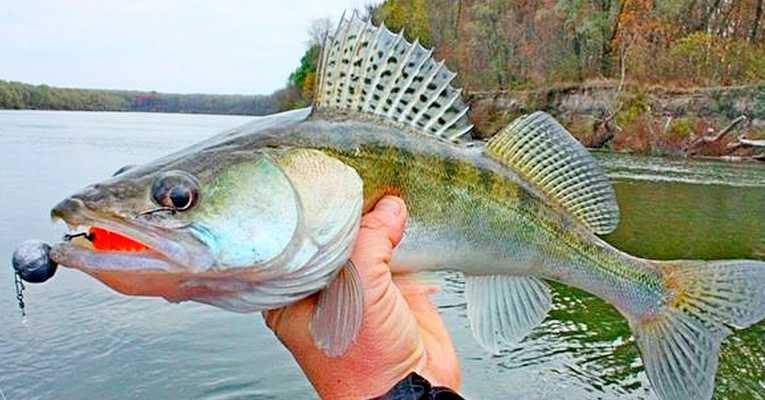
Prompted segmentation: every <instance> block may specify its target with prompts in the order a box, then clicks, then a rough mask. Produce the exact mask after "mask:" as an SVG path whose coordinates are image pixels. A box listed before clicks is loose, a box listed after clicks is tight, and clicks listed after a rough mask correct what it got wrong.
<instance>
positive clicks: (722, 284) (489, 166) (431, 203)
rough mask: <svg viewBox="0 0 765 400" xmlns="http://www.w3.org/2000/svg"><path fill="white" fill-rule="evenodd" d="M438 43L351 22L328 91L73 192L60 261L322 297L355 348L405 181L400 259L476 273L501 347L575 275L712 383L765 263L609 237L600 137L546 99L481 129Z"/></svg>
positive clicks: (258, 298) (678, 363)
mask: <svg viewBox="0 0 765 400" xmlns="http://www.w3.org/2000/svg"><path fill="white" fill-rule="evenodd" d="M431 54H432V52H431V51H427V50H426V49H424V48H423V47H422V46H420V45H419V44H418V43H416V42H415V43H414V44H411V43H408V42H407V41H406V40H404V39H403V37H402V35H401V34H397V35H396V34H392V33H391V32H390V31H388V30H387V29H386V28H385V27H384V26H382V27H375V26H374V25H372V24H371V23H369V22H365V21H361V20H359V19H358V18H357V17H355V16H354V17H352V18H351V19H350V20H343V21H342V22H341V23H340V26H339V27H338V29H337V31H336V32H335V34H334V35H331V36H330V37H329V38H328V39H327V43H326V46H325V47H324V50H323V55H322V58H321V62H320V68H319V72H318V77H319V80H318V83H317V92H316V100H315V103H314V105H313V107H311V108H310V109H302V110H296V111H292V112H286V113H282V114H277V115H273V116H269V117H264V118H259V119H257V120H255V121H253V122H251V123H249V124H247V125H245V126H242V127H240V128H237V129H233V130H230V131H227V132H224V133H222V134H220V135H218V136H216V137H213V138H211V139H208V140H206V141H204V142H202V143H199V144H196V145H194V146H191V147H189V148H187V149H185V150H182V151H180V152H178V153H175V154H172V155H169V156H167V157H164V158H161V159H159V160H156V161H154V162H152V163H150V164H147V165H143V166H138V167H133V168H129V169H127V170H124V171H119V172H118V174H116V175H115V176H114V177H112V178H110V179H108V180H106V181H104V182H102V183H99V184H95V185H92V186H89V187H87V188H85V189H84V190H83V191H81V192H80V193H77V194H75V195H73V196H71V197H69V198H67V199H66V200H64V201H62V202H61V203H59V204H58V205H57V206H56V207H55V208H54V209H53V210H52V215H53V217H54V218H59V219H62V220H64V221H65V222H66V223H68V224H69V226H70V228H71V229H73V230H74V231H75V232H74V234H73V235H71V237H72V238H74V239H72V240H70V241H64V242H62V243H59V244H56V245H55V246H54V247H53V248H52V250H51V251H50V257H51V259H52V260H54V261H55V262H57V263H59V264H61V265H64V266H68V267H72V268H76V269H79V270H82V271H84V272H86V273H88V274H90V275H92V276H94V277H95V278H97V279H99V280H101V281H102V282H104V283H105V284H107V285H109V286H110V287H112V288H113V289H115V290H116V291H118V292H121V293H125V294H129V295H143V296H160V297H164V298H166V299H168V300H170V301H185V300H193V301H198V302H203V303H208V304H212V305H215V306H218V307H222V308H225V309H229V310H234V311H239V312H255V311H261V310H267V309H274V308H278V307H282V306H285V305H288V304H291V303H293V302H296V301H298V300H300V299H303V298H305V297H307V296H311V295H313V294H315V293H319V294H318V296H319V307H317V312H316V315H315V316H314V318H313V321H312V323H311V333H312V335H313V337H314V339H315V340H316V343H317V346H319V347H320V348H321V349H322V350H323V351H325V352H326V353H327V354H329V355H339V354H342V353H343V352H344V351H345V350H346V349H347V348H348V346H350V345H351V344H352V343H353V340H354V338H355V335H356V331H357V329H358V327H359V326H360V324H361V316H362V311H363V310H362V309H361V308H362V299H361V297H360V288H359V281H358V276H357V272H356V271H355V270H354V267H353V265H352V264H351V263H349V262H348V257H349V254H350V251H351V248H352V246H353V244H354V241H355V238H356V234H357V231H358V226H359V221H360V218H361V215H362V214H363V213H364V212H365V211H366V210H368V209H369V208H370V207H371V206H372V205H373V204H374V203H375V202H376V201H377V200H378V199H379V198H381V197H382V196H384V195H386V194H396V195H398V196H401V197H402V198H403V199H404V200H405V202H406V204H407V207H408V210H409V222H408V225H407V228H406V233H405V236H404V239H403V241H402V242H401V244H400V245H399V246H398V248H397V249H396V251H395V254H394V257H393V260H392V267H393V269H394V272H396V273H406V272H419V271H425V270H438V269H451V270H459V271H462V272H463V273H464V275H465V281H466V290H465V295H466V298H467V304H468V309H467V311H468V316H469V318H470V321H471V324H472V330H473V333H474V335H475V337H476V339H477V340H478V341H479V342H480V343H481V344H482V345H483V346H484V347H486V348H487V349H489V350H490V351H494V352H496V351H497V350H498V349H500V348H502V347H505V346H508V345H512V344H513V343H517V342H518V340H520V339H521V338H523V337H524V336H525V335H526V334H527V333H529V331H530V330H531V329H532V328H534V327H535V326H536V325H538V324H539V323H541V322H542V320H543V319H544V318H545V316H546V314H547V312H548V310H549V309H550V307H551V293H550V289H549V287H548V285H547V284H546V283H545V280H549V281H556V282H561V283H563V284H566V285H570V286H573V287H576V288H579V289H582V290H585V291H587V292H589V293H592V294H594V295H596V296H598V297H600V298H602V299H604V300H606V301H607V302H609V303H610V304H612V305H613V306H614V307H615V308H616V309H617V310H619V311H620V312H621V313H622V314H623V315H624V316H625V318H627V320H628V321H629V324H630V327H631V329H632V332H633V334H634V335H635V338H636V341H637V344H638V346H639V348H640V351H641V354H642V358H643V361H644V364H645V368H646V371H647V375H648V377H649V379H650V381H651V384H652V385H653V388H654V390H655V391H656V393H657V394H658V395H659V397H660V398H662V399H665V400H667V399H709V398H710V397H711V396H712V393H713V388H714V375H715V372H716V369H717V364H718V353H719V350H720V343H721V341H722V340H723V338H724V337H725V336H727V335H728V334H730V333H731V331H732V329H734V328H736V329H739V328H745V327H748V326H750V325H752V324H754V323H756V322H757V321H759V320H761V319H762V318H763V317H765V262H761V261H752V260H729V261H652V260H646V259H641V258H637V257H633V256H630V255H628V254H625V253H623V252H621V251H619V250H617V249H615V248H613V247H611V246H610V245H608V244H607V243H606V242H604V241H603V240H601V239H600V238H599V237H598V236H597V235H602V234H606V233H608V232H611V231H612V230H613V229H614V228H615V227H616V225H617V223H618V219H619V210H618V206H617V202H616V198H615V195H614V190H613V188H612V186H611V184H610V182H609V179H608V178H607V177H606V176H605V175H604V173H603V171H602V170H601V168H600V167H599V166H598V165H597V163H596V161H595V160H594V159H593V158H592V157H591V156H590V154H589V153H588V152H587V150H586V149H584V148H583V147H582V146H581V145H580V144H579V143H578V142H577V141H576V140H575V139H574V138H573V137H572V136H571V135H570V134H569V133H568V132H567V131H566V130H565V129H564V128H563V126H561V125H560V124H559V123H558V122H556V121H555V120H554V119H553V118H552V117H550V116H549V115H547V114H545V113H541V112H537V113H533V114H531V115H527V116H524V117H521V118H519V119H518V120H516V121H515V122H513V123H512V124H510V125H509V126H508V127H506V128H505V129H503V130H501V131H500V132H499V133H498V134H497V135H496V136H495V137H494V138H492V139H491V140H490V141H489V142H488V143H486V144H483V143H481V142H477V141H473V140H472V139H471V134H470V132H471V129H472V126H471V125H470V123H469V121H468V119H467V111H468V107H467V105H466V104H465V103H464V102H463V100H462V99H461V91H460V90H457V89H455V88H454V87H453V86H452V85H451V81H452V79H453V78H454V75H455V74H453V73H451V72H450V71H448V70H447V69H446V68H445V67H444V63H443V62H440V63H438V62H436V61H435V60H434V59H433V58H432V57H431ZM83 230H85V231H86V232H87V233H86V232H83ZM84 236H86V237H87V239H86V238H85V237H84ZM330 305H332V307H330Z"/></svg>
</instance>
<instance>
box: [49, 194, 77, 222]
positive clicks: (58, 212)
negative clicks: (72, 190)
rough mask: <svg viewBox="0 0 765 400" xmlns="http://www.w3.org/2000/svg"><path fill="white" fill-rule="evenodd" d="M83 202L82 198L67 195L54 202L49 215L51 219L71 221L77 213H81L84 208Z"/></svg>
mask: <svg viewBox="0 0 765 400" xmlns="http://www.w3.org/2000/svg"><path fill="white" fill-rule="evenodd" d="M85 208H86V207H85V203H83V201H82V200H80V199H78V198H75V197H69V198H67V199H65V200H64V201H62V202H60V203H58V204H56V206H55V207H53V209H52V210H51V211H50V216H51V218H53V219H57V218H58V219H62V220H64V221H73V220H75V219H76V218H75V217H76V216H77V215H81V214H82V212H83V211H84V210H85Z"/></svg>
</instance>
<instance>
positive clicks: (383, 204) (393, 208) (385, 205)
mask: <svg viewBox="0 0 765 400" xmlns="http://www.w3.org/2000/svg"><path fill="white" fill-rule="evenodd" d="M375 209H377V210H380V211H382V212H384V213H386V214H390V215H392V216H398V215H399V214H401V204H399V202H398V200H396V199H393V198H390V197H383V198H382V199H381V200H380V201H379V202H378V203H377V207H375Z"/></svg>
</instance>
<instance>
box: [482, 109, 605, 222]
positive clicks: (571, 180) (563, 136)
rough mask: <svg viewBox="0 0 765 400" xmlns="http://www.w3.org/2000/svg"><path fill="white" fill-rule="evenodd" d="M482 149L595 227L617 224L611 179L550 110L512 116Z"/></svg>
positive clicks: (571, 212)
mask: <svg viewBox="0 0 765 400" xmlns="http://www.w3.org/2000/svg"><path fill="white" fill-rule="evenodd" d="M486 151H487V153H488V154H489V155H490V156H491V157H493V158H494V159H496V160H497V161H499V162H501V163H503V164H505V165H507V166H509V167H511V168H512V169H513V170H515V171H516V172H517V173H519V174H520V175H521V176H523V177H524V178H526V180H528V181H529V182H530V183H531V184H533V185H534V186H536V187H537V188H538V189H539V190H541V191H542V192H544V193H545V194H546V195H547V196H549V198H550V199H551V200H553V201H554V202H556V203H558V204H559V205H560V206H561V207H563V208H564V209H566V210H567V211H568V212H569V213H570V214H571V215H573V216H574V217H576V218H577V219H579V220H580V221H581V222H583V223H584V224H585V225H587V226H589V227H590V228H591V229H592V230H593V231H594V232H595V233H597V234H601V235H604V234H607V233H610V232H612V231H613V230H614V229H616V225H617V224H618V223H619V206H618V204H617V203H616V195H615V193H614V188H613V187H612V186H611V182H610V180H609V179H608V177H607V176H606V174H605V173H603V170H602V169H601V168H600V166H599V165H598V162H597V161H595V159H594V158H592V155H591V154H590V153H589V152H588V151H587V149H585V148H584V147H583V146H582V145H581V144H580V143H579V142H578V141H577V140H576V139H574V137H573V136H571V134H570V133H568V132H567V131H566V128H564V127H563V126H562V125H561V124H560V123H558V121H556V120H555V118H553V117H552V116H550V115H549V114H547V113H544V112H541V111H538V112H535V113H533V114H530V115H525V116H522V117H520V118H518V119H516V120H515V121H513V123H511V124H510V125H509V126H508V127H506V128H505V129H503V130H502V131H500V132H499V133H498V134H497V135H496V136H494V137H493V138H492V139H491V140H490V141H489V143H488V144H487V146H486Z"/></svg>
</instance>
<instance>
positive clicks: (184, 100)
mask: <svg viewBox="0 0 765 400" xmlns="http://www.w3.org/2000/svg"><path fill="white" fill-rule="evenodd" d="M281 95H282V92H276V93H274V94H271V95H258V96H243V95H203V94H164V93H157V92H140V91H127V90H92V89H67V88H56V87H50V86H47V85H29V84H25V83H21V82H8V81H3V80H0V109H37V110H81V111H145V112H170V113H174V112H180V113H203V114H243V115H266V114H271V113H274V112H277V111H278V110H279V109H280V106H279V98H280V96H281Z"/></svg>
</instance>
